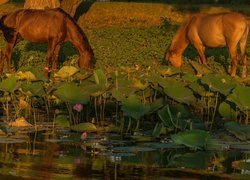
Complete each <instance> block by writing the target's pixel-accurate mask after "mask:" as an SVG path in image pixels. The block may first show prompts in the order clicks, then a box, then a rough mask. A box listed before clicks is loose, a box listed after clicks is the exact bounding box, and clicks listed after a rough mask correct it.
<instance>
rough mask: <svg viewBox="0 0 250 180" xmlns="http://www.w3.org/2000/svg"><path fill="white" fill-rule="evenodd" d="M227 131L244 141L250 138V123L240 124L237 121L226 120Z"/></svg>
mask: <svg viewBox="0 0 250 180" xmlns="http://www.w3.org/2000/svg"><path fill="white" fill-rule="evenodd" d="M225 127H226V129H227V131H229V132H230V133H232V134H233V135H235V136H236V137H237V138H238V139H240V140H242V141H246V140H250V125H240V124H238V123H237V122H234V121H232V122H226V123H225Z"/></svg>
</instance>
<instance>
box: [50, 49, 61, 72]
mask: <svg viewBox="0 0 250 180" xmlns="http://www.w3.org/2000/svg"><path fill="white" fill-rule="evenodd" d="M60 47H61V45H60V44H58V45H57V46H56V47H55V51H54V55H53V61H52V71H56V70H57V61H58V56H59V52H60Z"/></svg>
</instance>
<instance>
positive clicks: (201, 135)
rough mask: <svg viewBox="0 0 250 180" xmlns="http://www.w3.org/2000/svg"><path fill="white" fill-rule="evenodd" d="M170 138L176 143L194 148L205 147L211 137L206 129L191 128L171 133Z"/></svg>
mask: <svg viewBox="0 0 250 180" xmlns="http://www.w3.org/2000/svg"><path fill="white" fill-rule="evenodd" d="M171 139H172V140H173V142H174V143H176V144H183V145H185V146H187V147H191V148H195V149H206V147H207V144H208V142H209V141H210V139H211V138H210V135H209V133H208V132H206V131H203V130H191V131H185V132H180V133H178V134H174V135H171Z"/></svg>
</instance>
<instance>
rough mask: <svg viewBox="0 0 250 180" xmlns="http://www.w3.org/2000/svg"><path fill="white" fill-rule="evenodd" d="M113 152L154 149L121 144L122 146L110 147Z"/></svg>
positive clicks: (135, 151)
mask: <svg viewBox="0 0 250 180" xmlns="http://www.w3.org/2000/svg"><path fill="white" fill-rule="evenodd" d="M112 150H113V152H134V153H137V152H148V151H155V149H153V148H150V147H142V146H123V147H114V148H112Z"/></svg>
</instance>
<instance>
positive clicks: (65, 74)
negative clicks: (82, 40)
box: [55, 66, 79, 78]
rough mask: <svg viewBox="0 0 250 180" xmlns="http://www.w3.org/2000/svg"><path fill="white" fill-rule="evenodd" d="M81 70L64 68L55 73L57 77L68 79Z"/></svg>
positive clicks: (72, 67)
mask: <svg viewBox="0 0 250 180" xmlns="http://www.w3.org/2000/svg"><path fill="white" fill-rule="evenodd" d="M78 71H79V69H77V68H76V67H74V66H63V67H62V68H61V69H60V70H59V71H58V72H56V73H55V77H60V78H68V77H70V76H73V75H74V74H75V73H77V72H78Z"/></svg>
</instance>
